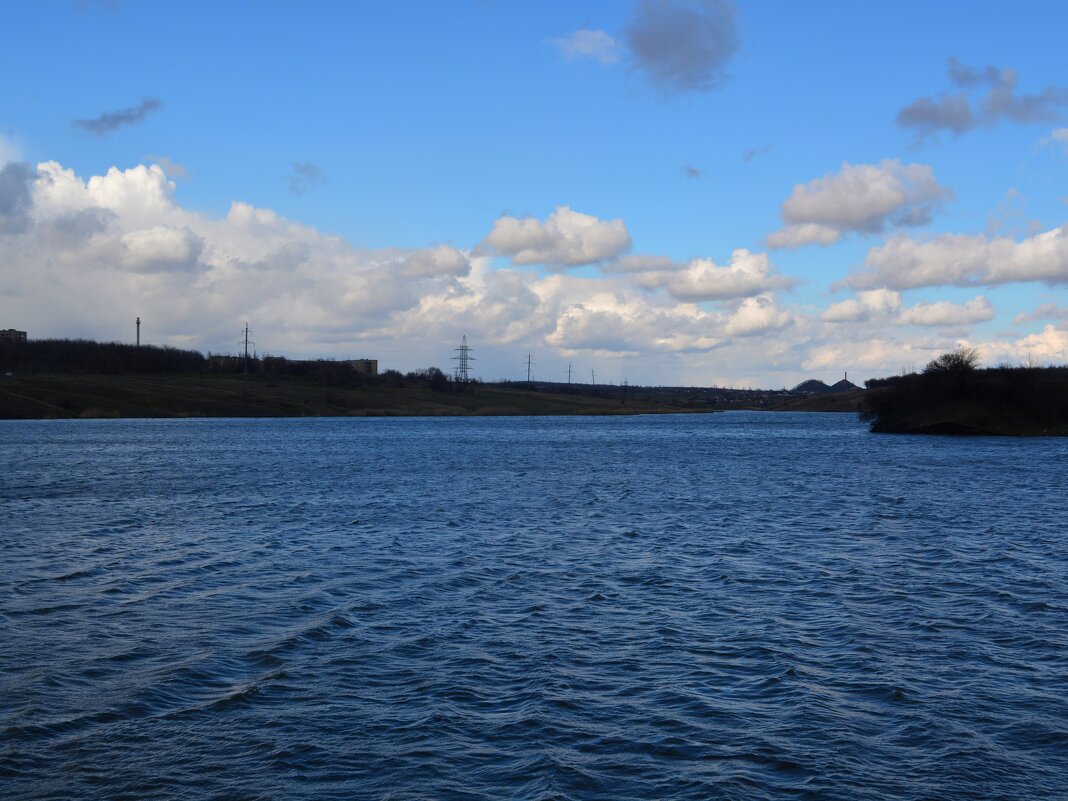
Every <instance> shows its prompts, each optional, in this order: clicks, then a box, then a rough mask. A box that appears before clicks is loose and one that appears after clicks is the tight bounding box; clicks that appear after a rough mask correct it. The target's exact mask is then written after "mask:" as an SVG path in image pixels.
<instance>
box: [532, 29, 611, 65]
mask: <svg viewBox="0 0 1068 801" xmlns="http://www.w3.org/2000/svg"><path fill="white" fill-rule="evenodd" d="M549 41H550V43H551V44H553V45H554V46H555V47H556V49H557V50H559V51H560V54H561V55H562V56H563V57H564V58H566V59H567V60H568V61H572V60H574V59H579V58H588V59H590V60H592V61H596V62H598V63H600V64H615V63H616V62H617V61H619V51H620V47H619V43H618V42H617V41H616V40H615V38H613V37H612V36H610V35H609V34H607V33H605V32H604V31H601V30H591V29H588V28H583V29H581V30H577V31H573V32H571V33H569V34H567V35H566V36H560V37H557V38H554V39H550V40H549Z"/></svg>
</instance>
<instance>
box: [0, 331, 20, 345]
mask: <svg viewBox="0 0 1068 801" xmlns="http://www.w3.org/2000/svg"><path fill="white" fill-rule="evenodd" d="M25 341H26V332H25V331H16V330H15V329H14V328H3V329H0V342H25Z"/></svg>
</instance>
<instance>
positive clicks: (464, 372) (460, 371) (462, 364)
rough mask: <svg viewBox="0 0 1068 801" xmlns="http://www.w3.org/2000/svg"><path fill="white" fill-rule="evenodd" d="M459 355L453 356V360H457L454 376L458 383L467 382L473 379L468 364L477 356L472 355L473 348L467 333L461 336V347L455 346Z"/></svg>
mask: <svg viewBox="0 0 1068 801" xmlns="http://www.w3.org/2000/svg"><path fill="white" fill-rule="evenodd" d="M453 350H454V351H456V353H457V355H456V356H453V357H452V360H453V361H454V362H456V372H455V373H454V377H455V379H456V381H457V383H460V384H467V383H469V382H470V381H471V376H470V374H469V373H468V366H469V363H470V362H473V361H475V357H474V356H472V355H471V348H470V347H469V346H468V344H467V334H464V335H463V336H462V337H461V338H460V347H458V348H453Z"/></svg>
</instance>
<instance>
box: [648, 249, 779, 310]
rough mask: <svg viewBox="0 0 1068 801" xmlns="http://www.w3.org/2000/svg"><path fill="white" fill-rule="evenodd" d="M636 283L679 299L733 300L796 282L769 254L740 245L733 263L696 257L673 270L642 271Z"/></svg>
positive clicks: (734, 255) (733, 257) (690, 300)
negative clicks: (779, 270) (776, 266)
mask: <svg viewBox="0 0 1068 801" xmlns="http://www.w3.org/2000/svg"><path fill="white" fill-rule="evenodd" d="M635 283H637V284H638V285H639V286H642V287H644V288H648V289H652V288H656V287H664V288H665V289H667V291H668V293H670V294H671V296H672V297H674V298H676V299H677V300H682V301H688V302H693V301H703V300H731V299H734V298H745V297H752V296H755V295H759V294H762V293H764V292H768V291H770V290H773V289H784V288H787V287H790V286H791V285H792V284H793V281H792V280H791V279H789V278H787V277H786V276H784V275H779V274H777V273H776V272H775V270H774V268H773V266H772V264H771V262H770V260H769V259H768V256H767V254H766V253H751V252H750V251H748V250H745V249H744V248H739V249H738V250H735V251H734V252H733V253H731V261H730V264H729V265H727V266H725V267H720V266H719V265H718V264H716V263H715V262H714V261H712V259H694V260H693V261H691V262H690V263H689V264H688V265H687V266H686V267H684V268H682V269H679V270H676V271H672V272H667V271H664V272H649V273H643V274H639V275H638V276H637V277H636V280H635Z"/></svg>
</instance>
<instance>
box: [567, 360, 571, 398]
mask: <svg viewBox="0 0 1068 801" xmlns="http://www.w3.org/2000/svg"><path fill="white" fill-rule="evenodd" d="M567 393H568V394H569V395H570V394H571V362H568V363H567Z"/></svg>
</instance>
